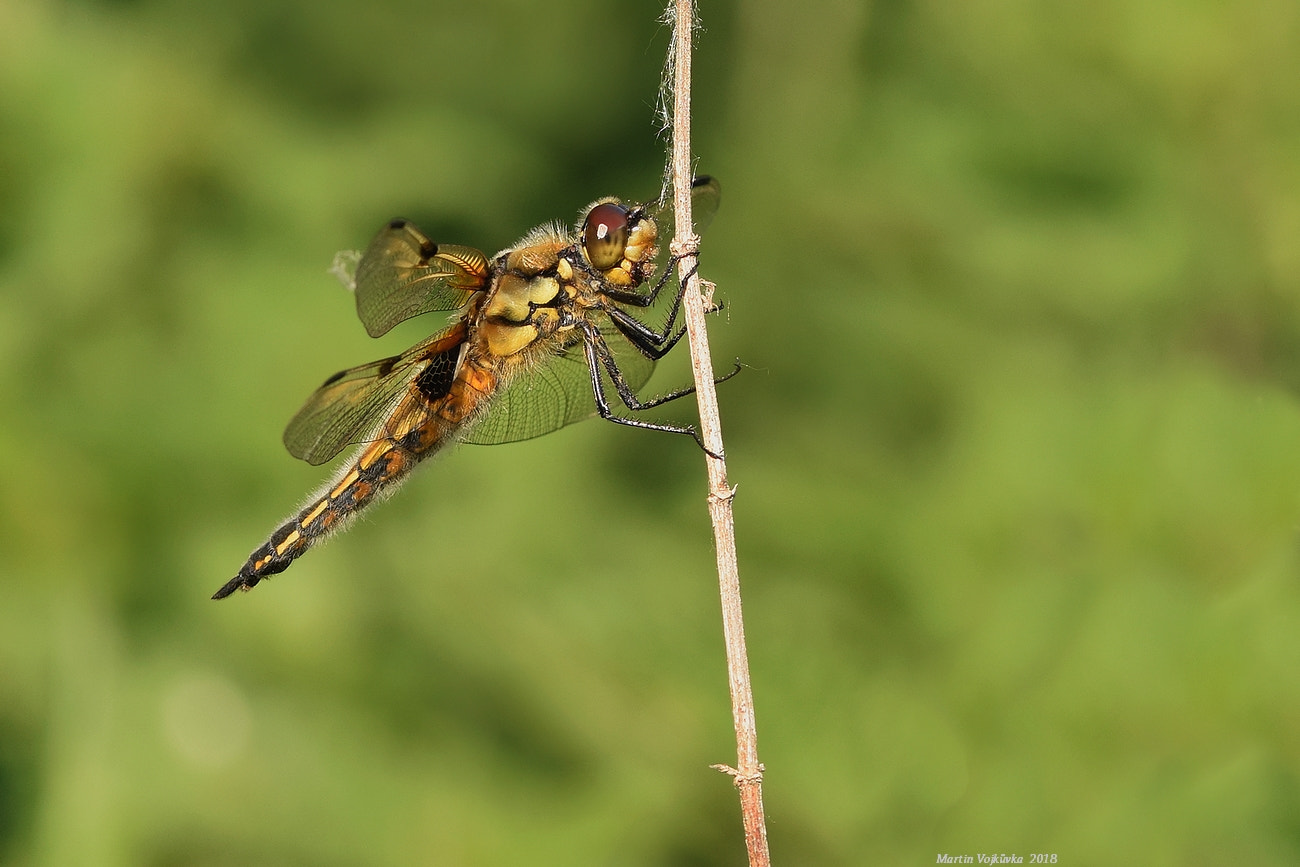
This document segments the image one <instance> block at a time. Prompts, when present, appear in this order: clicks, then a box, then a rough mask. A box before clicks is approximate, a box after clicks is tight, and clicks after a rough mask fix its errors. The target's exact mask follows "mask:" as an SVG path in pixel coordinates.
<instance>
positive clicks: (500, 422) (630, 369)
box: [462, 322, 654, 446]
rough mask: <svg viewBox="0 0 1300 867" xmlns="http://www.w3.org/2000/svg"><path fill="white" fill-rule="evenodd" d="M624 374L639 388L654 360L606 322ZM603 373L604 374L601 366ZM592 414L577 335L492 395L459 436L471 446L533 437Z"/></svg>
mask: <svg viewBox="0 0 1300 867" xmlns="http://www.w3.org/2000/svg"><path fill="white" fill-rule="evenodd" d="M600 333H601V335H602V336H603V337H604V338H605V343H606V345H607V346H609V348H610V352H611V353H612V354H613V356H614V360H615V361H616V362H617V364H618V367H619V369H620V370H621V371H622V373H623V378H624V379H625V380H627V382H628V384H629V385H630V386H632V388H633V390H636V389H640V388H641V386H643V385H645V384H646V382H647V381H649V379H650V374H651V373H653V372H654V362H653V361H651V360H650V359H648V358H646V357H645V356H644V355H642V354H641V352H640V351H639V350H638V349H637V348H636V347H635V346H633V345H632V344H631V343H629V342H628V341H627V338H625V337H624V336H623V334H622V332H620V331H619V330H618V329H617V328H615V327H614V326H613V325H612V324H611V323H608V322H606V323H605V324H604V325H602V326H601V328H600ZM601 375H602V377H603V378H605V379H606V380H608V377H607V376H606V375H605V374H604V372H603V371H602V374H601ZM605 392H606V394H608V395H610V401H611V403H613V402H617V400H618V397H617V396H616V394H615V392H614V390H613V386H612V385H608V384H607V385H606V388H605ZM595 414H596V401H595V398H594V396H593V394H592V388H591V373H590V371H589V369H588V367H587V357H586V354H585V353H584V351H583V346H582V341H581V340H580V339H579V340H576V341H575V342H574V343H572V344H571V345H569V346H567V347H565V348H564V349H563V350H562V351H561V352H559V353H558V354H556V355H554V356H552V357H551V358H549V359H547V360H546V361H544V362H543V363H542V364H541V365H540V366H539V367H538V368H537V369H536V370H533V371H529V372H525V373H521V374H520V375H519V376H518V377H516V379H515V380H514V381H513V382H511V383H510V384H509V385H507V386H506V387H505V388H504V389H503V390H502V391H501V393H500V394H499V395H497V396H496V397H494V398H493V400H492V405H491V408H490V409H489V410H488V411H487V414H486V415H485V416H484V417H483V418H482V419H481V420H480V421H478V422H477V423H475V424H474V426H473V427H471V428H470V430H469V433H468V434H466V435H465V436H464V437H463V438H462V442H467V443H472V444H474V445H481V446H482V445H497V444H499V443H513V442H518V441H519V440H527V439H532V438H533V437H539V436H541V435H543V434H548V433H551V432H552V431H555V430H559V429H560V428H562V427H564V426H565V425H568V424H572V423H574V422H575V421H582V420H583V419H585V418H591V417H592V416H593V415H595Z"/></svg>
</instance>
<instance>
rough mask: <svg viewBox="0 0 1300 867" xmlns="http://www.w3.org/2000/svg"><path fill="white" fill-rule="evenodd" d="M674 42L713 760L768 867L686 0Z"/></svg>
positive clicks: (676, 148) (752, 859)
mask: <svg viewBox="0 0 1300 867" xmlns="http://www.w3.org/2000/svg"><path fill="white" fill-rule="evenodd" d="M674 2H675V4H676V5H675V11H674V12H673V17H672V20H673V44H672V47H671V48H670V49H669V50H670V51H671V52H672V57H670V58H669V70H670V80H671V83H672V122H673V124H672V160H671V174H672V183H673V211H674V217H675V221H676V224H677V227H678V228H677V237H675V238H673V242H672V252H673V254H674V255H680V256H681V257H682V258H681V259H680V261H679V262H678V266H677V267H678V275H679V277H680V279H682V280H683V281H685V282H686V302H685V305H684V310H685V318H686V329H687V334H688V335H689V338H690V346H691V367H692V369H693V371H694V374H695V388H696V394H697V396H698V400H699V407H700V435H701V437H702V438H703V440H704V445H705V447H706V448H707V449H708V451H709V452H712V454H708V455H706V456H705V461H706V463H707V465H708V471H709V514H710V516H711V517H712V519H713V539H714V548H715V550H716V552H717V558H718V586H719V591H720V593H721V595H722V628H723V636H724V638H725V640H726V645H727V673H728V680H729V682H730V686H731V715H732V719H733V721H734V722H735V726H736V767H735V768H734V769H733V768H727V767H725V766H718V765H715V766H714V767H716V768H719V769H720V770H724V771H726V772H727V773H730V774H732V776H734V777H735V781H736V789H737V790H738V791H739V793H740V808H741V814H742V818H743V821H744V825H745V846H746V848H747V849H748V852H749V864H750V867H769V865H770V864H771V859H770V858H769V856H768V850H767V825H766V823H765V822H764V820H763V773H762V772H763V766H762V765H761V764H759V761H758V734H757V730H756V727H755V723H754V696H753V691H752V690H751V688H750V684H749V658H748V654H747V653H746V650H745V620H744V616H743V615H742V613H741V605H740V575H739V573H738V571H737V567H736V537H735V528H734V524H733V520H732V510H731V501H732V497H733V496H734V494H735V490H734V489H733V488H731V487H729V486H728V484H727V465H726V462H725V461H724V460H723V458H722V457H714V455H724V454H725V453H724V452H723V448H722V423H721V421H720V420H719V417H718V395H717V391H716V389H715V388H714V384H713V364H712V360H711V359H710V357H709V342H708V334H707V331H706V327H705V321H704V300H703V298H702V297H701V295H700V280H699V278H698V276H697V275H696V262H697V255H696V254H697V253H698V251H699V238H698V237H696V236H695V234H694V232H693V230H692V223H691V176H692V167H691V37H692V35H693V34H692V30H693V28H694V25H695V9H694V3H693V0H674Z"/></svg>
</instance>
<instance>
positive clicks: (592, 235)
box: [582, 202, 628, 271]
mask: <svg viewBox="0 0 1300 867" xmlns="http://www.w3.org/2000/svg"><path fill="white" fill-rule="evenodd" d="M627 217H628V210H627V208H625V207H623V206H622V205H616V204H614V203H613V202H605V203H604V204H602V205H597V206H596V207H594V208H592V209H591V212H590V213H589V214H587V219H586V221H585V222H584V223H583V224H582V249H583V250H585V251H586V253H587V261H588V262H590V263H591V264H592V265H594V266H595V267H596V268H597V269H598V270H601V271H608V270H609V269H610V268H613V267H614V266H615V265H617V264H618V263H619V262H621V261H623V251H624V250H626V249H627V236H628V221H627Z"/></svg>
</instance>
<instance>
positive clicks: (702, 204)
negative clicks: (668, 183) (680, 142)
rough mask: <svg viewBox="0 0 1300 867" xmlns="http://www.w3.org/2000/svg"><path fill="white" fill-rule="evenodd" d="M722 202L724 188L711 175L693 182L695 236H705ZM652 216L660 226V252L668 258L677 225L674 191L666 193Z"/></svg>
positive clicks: (692, 220) (692, 199)
mask: <svg viewBox="0 0 1300 867" xmlns="http://www.w3.org/2000/svg"><path fill="white" fill-rule="evenodd" d="M721 202H722V186H721V185H720V184H719V183H718V179H717V178H715V177H713V176H711V175H700V176H699V177H697V178H695V180H693V181H691V223H692V225H693V226H694V228H695V234H697V235H703V234H704V230H705V229H707V228H708V227H709V224H710V223H712V222H713V218H714V216H715V215H716V214H717V213H718V205H719V204H721ZM652 216H653V217H654V218H655V223H656V224H658V226H659V252H660V254H661V256H666V254H667V251H668V245H669V244H670V243H671V242H672V240H673V236H674V235H675V227H676V225H677V222H676V216H675V215H674V213H673V198H672V190H671V189H668V190H665V191H664V195H663V197H662V198H661V199H660V200H659V201H658V202H657V203H655V205H654V207H653V208H652Z"/></svg>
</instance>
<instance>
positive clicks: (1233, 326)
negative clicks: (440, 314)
mask: <svg viewBox="0 0 1300 867" xmlns="http://www.w3.org/2000/svg"><path fill="white" fill-rule="evenodd" d="M660 11H661V10H660V9H659V8H658V6H656V5H655V4H652V3H642V2H629V3H619V4H613V5H611V4H599V3H595V2H591V0H568V2H564V0H560V2H553V3H547V4H535V3H528V2H519V0H487V2H478V3H472V4H447V3H439V2H411V0H383V2H379V3H368V4H363V3H356V2H338V3H331V4H314V3H305V2H298V0H262V2H258V3H253V2H248V0H235V2H230V3H214V4H191V3H181V2H174V0H172V2H167V0H120V2H107V0H105V2H85V0H83V2H61V3H56V2H43V0H7V2H5V3H4V4H3V5H0V407H3V409H0V863H3V864H12V865H32V867H35V865H59V867H64V865H96V867H98V865H148V867H171V865H213V867H215V865H236V864H239V865H245V864H277V865H278V864H284V865H308V864H310V865H362V864H365V865H387V864H392V865H407V864H439V865H442V864H449V865H496V864H524V863H527V864H556V865H560V864H564V865H569V864H583V865H586V864H608V865H620V867H627V865H737V864H741V863H743V861H744V856H743V846H742V842H741V835H740V825H739V815H738V807H737V804H736V799H735V795H734V792H733V791H732V789H731V787H730V786H729V785H728V782H727V780H726V779H725V778H724V777H722V776H720V775H718V774H716V773H715V772H713V771H709V770H708V769H707V766H708V765H709V764H710V763H713V762H728V761H731V760H732V756H733V755H734V747H733V744H732V738H731V722H730V711H729V705H728V700H727V693H726V680H725V670H724V667H723V656H722V642H721V638H720V625H719V620H718V616H717V600H716V584H715V579H714V577H713V575H712V560H713V558H712V550H711V543H710V539H709V536H708V527H707V524H706V516H705V506H704V499H703V497H704V481H703V467H702V460H701V456H700V453H699V451H698V450H696V449H695V448H694V447H693V446H691V445H690V443H689V442H687V441H684V440H683V439H681V438H675V437H668V436H655V435H650V434H644V433H641V432H636V431H631V430H627V429H621V428H615V427H613V426H611V425H602V424H599V423H596V422H589V423H585V424H582V425H577V426H574V427H572V428H569V429H566V430H565V431H562V432H560V433H557V434H554V435H552V436H550V437H546V438H543V439H540V440H536V441H532V442H528V443H522V444H517V445H510V446H502V447H497V448H493V449H480V448H474V447H464V448H461V449H457V450H455V451H454V452H452V453H451V454H449V455H447V456H445V457H442V458H440V459H439V460H437V461H436V462H435V463H434V465H433V466H432V467H429V468H426V469H423V470H422V471H421V472H420V473H419V474H418V477H417V478H416V479H414V480H413V481H412V482H411V483H410V484H409V485H408V486H406V487H405V488H404V489H403V490H402V492H401V493H400V494H399V496H398V497H396V498H395V499H394V500H393V501H391V502H389V503H386V504H384V505H383V506H381V507H379V508H377V509H376V510H375V511H374V513H373V514H372V515H371V516H370V518H369V519H368V520H365V521H363V522H361V523H360V524H359V525H358V526H356V527H355V528H354V529H352V530H351V531H350V532H348V533H347V534H346V535H345V536H343V537H341V538H340V539H338V540H335V541H333V542H331V543H330V544H329V545H328V546H326V547H324V548H322V549H320V550H315V551H313V552H311V553H310V554H309V555H308V556H307V557H306V558H304V559H303V560H302V561H301V562H300V563H298V564H297V565H295V566H294V568H293V569H292V570H290V571H289V572H287V573H286V574H285V575H283V576H280V577H277V578H275V579H274V580H273V581H271V582H269V583H268V584H265V585H263V586H261V587H259V588H258V589H257V590H256V592H254V593H252V594H249V595H241V596H239V597H237V598H235V599H232V600H229V601H227V602H225V603H222V604H217V603H212V602H210V601H209V600H208V595H209V594H210V593H211V592H212V591H213V590H215V589H216V587H217V586H219V585H220V584H221V583H222V582H224V581H225V580H226V579H227V578H228V577H230V575H232V574H233V573H234V570H235V569H237V568H238V566H239V565H240V563H242V562H243V559H244V558H245V557H246V556H247V554H248V552H249V551H251V550H252V549H253V548H254V547H256V546H257V545H258V544H260V542H261V541H262V540H263V539H264V538H265V537H266V535H267V533H268V532H269V531H270V530H271V529H272V528H273V527H274V526H275V524H276V522H277V521H278V520H279V519H281V518H282V517H284V516H285V515H286V514H288V513H289V511H290V510H291V509H292V507H293V506H294V505H295V504H296V503H298V502H299V501H300V500H301V498H303V497H305V496H306V495H307V494H308V493H309V492H310V491H311V490H313V489H314V488H315V487H316V486H317V485H318V484H319V483H320V482H321V481H322V478H323V472H324V471H322V470H320V469H314V468H311V467H307V466H306V465H303V464H300V463H298V462H295V461H293V460H292V459H291V458H290V457H289V456H288V455H287V454H285V453H284V451H283V450H282V449H281V447H280V445H279V433H280V431H281V429H282V427H283V425H284V423H285V422H286V421H287V419H288V418H289V417H290V415H291V414H292V413H293V411H294V410H295V409H296V408H297V406H298V405H299V403H300V402H301V401H302V399H303V398H304V397H305V396H306V395H307V394H308V393H309V392H310V390H311V389H312V388H313V387H314V386H316V385H317V384H318V383H319V382H320V381H321V380H322V379H323V378H324V377H325V376H326V375H328V374H329V373H331V372H333V371H334V370H337V369H339V368H341V367H345V366H349V365H352V364H356V363H360V362H364V361H368V360H371V359H373V358H377V357H380V356H382V355H386V354H389V353H392V352H396V351H400V350H401V349H403V348H405V346H406V345H409V344H410V343H413V342H414V341H415V340H416V339H418V338H419V337H420V336H422V335H423V333H427V331H428V329H429V327H430V324H429V323H420V322H416V323H408V324H407V325H404V326H402V327H401V328H399V329H397V331H396V332H395V333H394V334H393V335H391V336H389V337H386V338H384V339H383V340H381V341H371V340H369V339H368V338H367V337H365V334H364V332H363V331H362V329H361V328H360V326H359V324H358V323H357V322H356V321H355V317H354V316H353V314H352V311H351V307H350V302H349V299H348V298H347V296H346V294H345V293H343V292H342V290H340V289H339V288H338V286H337V284H336V283H335V282H334V281H333V279H332V278H331V277H329V276H328V275H327V274H326V273H325V269H326V268H327V267H328V265H329V263H330V260H331V257H332V256H333V254H334V253H335V251H337V250H339V249H344V248H350V247H360V246H363V245H364V244H365V243H366V241H367V240H368V239H369V237H370V235H371V234H372V233H373V232H374V230H375V229H376V228H377V227H378V226H379V225H381V224H382V222H383V221H384V220H386V219H388V218H390V217H392V216H395V215H402V216H407V217H410V218H412V219H414V220H415V221H416V222H417V223H419V224H420V225H422V226H423V227H424V228H425V229H426V230H427V231H429V232H430V234H432V235H434V236H435V237H436V238H438V239H439V240H445V241H451V242H456V243H466V244H471V245H474V246H478V247H480V248H483V249H486V250H488V251H493V250H496V249H499V248H502V247H504V246H506V245H507V244H509V243H510V242H511V241H513V240H514V239H515V238H517V237H518V236H520V235H521V234H523V232H524V231H525V230H526V229H528V228H530V227H531V226H533V225H536V224H539V223H541V222H545V221H548V220H552V219H560V220H564V221H566V222H567V221H569V220H571V219H572V218H573V217H574V215H576V214H577V212H578V209H579V208H581V207H582V206H583V205H584V204H585V203H586V202H588V201H591V200H592V199H594V198H596V197H598V196H601V195H607V194H615V195H621V196H624V197H627V198H647V197H651V196H653V195H655V194H656V193H657V191H658V188H659V182H660V173H661V170H662V159H663V142H662V141H661V140H659V139H657V138H656V122H655V119H654V116H653V114H654V106H655V103H656V100H657V92H656V91H657V88H658V84H659V76H660V72H661V64H662V58H663V53H664V50H665V47H666V43H667V33H666V31H665V29H664V27H663V26H662V25H661V24H659V23H658V21H657V18H658V16H659V14H660ZM701 11H702V15H703V19H704V25H705V30H704V32H703V33H702V34H701V37H700V46H699V49H700V50H699V54H698V56H697V59H696V63H695V79H696V90H695V131H696V138H695V150H696V153H697V154H698V157H699V160H700V168H701V169H702V170H704V171H707V172H709V173H712V174H715V175H717V176H719V177H720V178H721V179H722V183H723V203H722V209H721V211H720V213H719V215H718V218H717V219H716V220H715V221H714V223H713V225H712V227H711V228H710V230H709V233H708V236H707V238H706V242H705V246H704V270H705V273H706V276H708V277H709V278H710V279H712V280H714V281H715V282H716V283H717V284H718V286H719V292H720V293H721V297H722V299H723V300H724V301H725V302H726V311H725V312H724V313H723V314H722V315H721V316H720V317H715V322H714V323H713V326H714V327H713V336H714V341H715V343H714V356H715V358H718V359H722V360H726V359H730V358H732V357H739V358H740V359H742V360H743V361H744V362H745V363H746V365H747V369H746V370H745V371H744V373H743V374H742V375H741V376H740V377H738V378H736V379H734V380H732V381H731V382H728V383H727V384H726V385H725V386H724V387H723V389H722V395H721V399H722V411H723V423H724V430H725V433H726V436H727V448H728V455H729V466H730V471H731V475H732V481H733V483H736V484H738V485H739V491H738V498H737V501H736V508H737V522H738V538H739V545H740V563H741V577H742V582H743V585H744V588H745V592H746V614H747V618H748V619H747V627H748V633H749V640H750V655H751V664H752V667H753V677H754V685H755V693H756V701H757V714H758V723H759V736H760V740H759V743H760V753H761V757H762V758H763V760H764V761H765V762H766V764H767V767H768V776H767V789H766V793H767V806H768V813H769V827H770V833H771V839H772V850H773V854H774V858H775V860H776V863H780V864H789V865H859V864H867V863H882V864H919V863H935V858H936V854H937V853H952V854H972V855H973V854H976V853H1001V852H1006V853H1019V854H1021V855H1023V856H1028V855H1029V854H1030V853H1035V852H1042V853H1056V854H1057V856H1058V859H1059V860H1058V862H1057V863H1068V864H1117V863H1133V864H1138V863H1141V864H1148V865H1162V864H1168V865H1184V864H1204V865H1214V864H1243V863H1250V864H1255V865H1268V864H1279V865H1281V864H1291V863H1296V862H1297V861H1300V819H1298V818H1297V817H1300V741H1298V740H1297V734H1296V733H1297V731H1300V728H1298V727H1297V725H1296V723H1297V721H1298V720H1300V678H1298V677H1297V674H1296V672H1297V671H1300V589H1298V587H1297V579H1300V559H1298V553H1300V549H1298V547H1297V527H1300V406H1298V405H1297V396H1298V394H1300V300H1298V299H1300V295H1298V294H1297V292H1298V290H1300V8H1297V7H1296V6H1295V5H1294V4H1289V3H1280V2H1264V0H1256V2H1246V3H1238V4H1187V3H1172V2H1160V0H1150V2H1139V3H1115V2H1103V3H1086V4H1085V3H1073V2H1064V3H1046V2H1029V0H1008V2H1000V3H995V2H973V3H960V4H945V3H933V2H923V0H915V2H908V0H877V2H856V3H855V2H836V0H812V2H810V3H805V4H792V3H788V2H775V0H755V2H746V3H737V2H722V3H715V4H710V3H704V4H703V8H702V10H701ZM421 329H424V330H423V331H422V330H421ZM664 368H665V369H664V370H663V371H661V372H660V373H659V374H657V377H656V379H655V381H654V384H655V385H657V386H659V387H661V388H668V387H672V386H674V385H677V384H679V383H680V382H682V381H683V380H684V378H685V377H686V367H685V365H684V363H683V362H682V359H680V358H674V359H670V360H669V361H668V362H667V363H665V364H664ZM681 411H683V412H689V407H684V408H682V409H681ZM1026 860H1027V861H1028V858H1027V857H1026Z"/></svg>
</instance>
